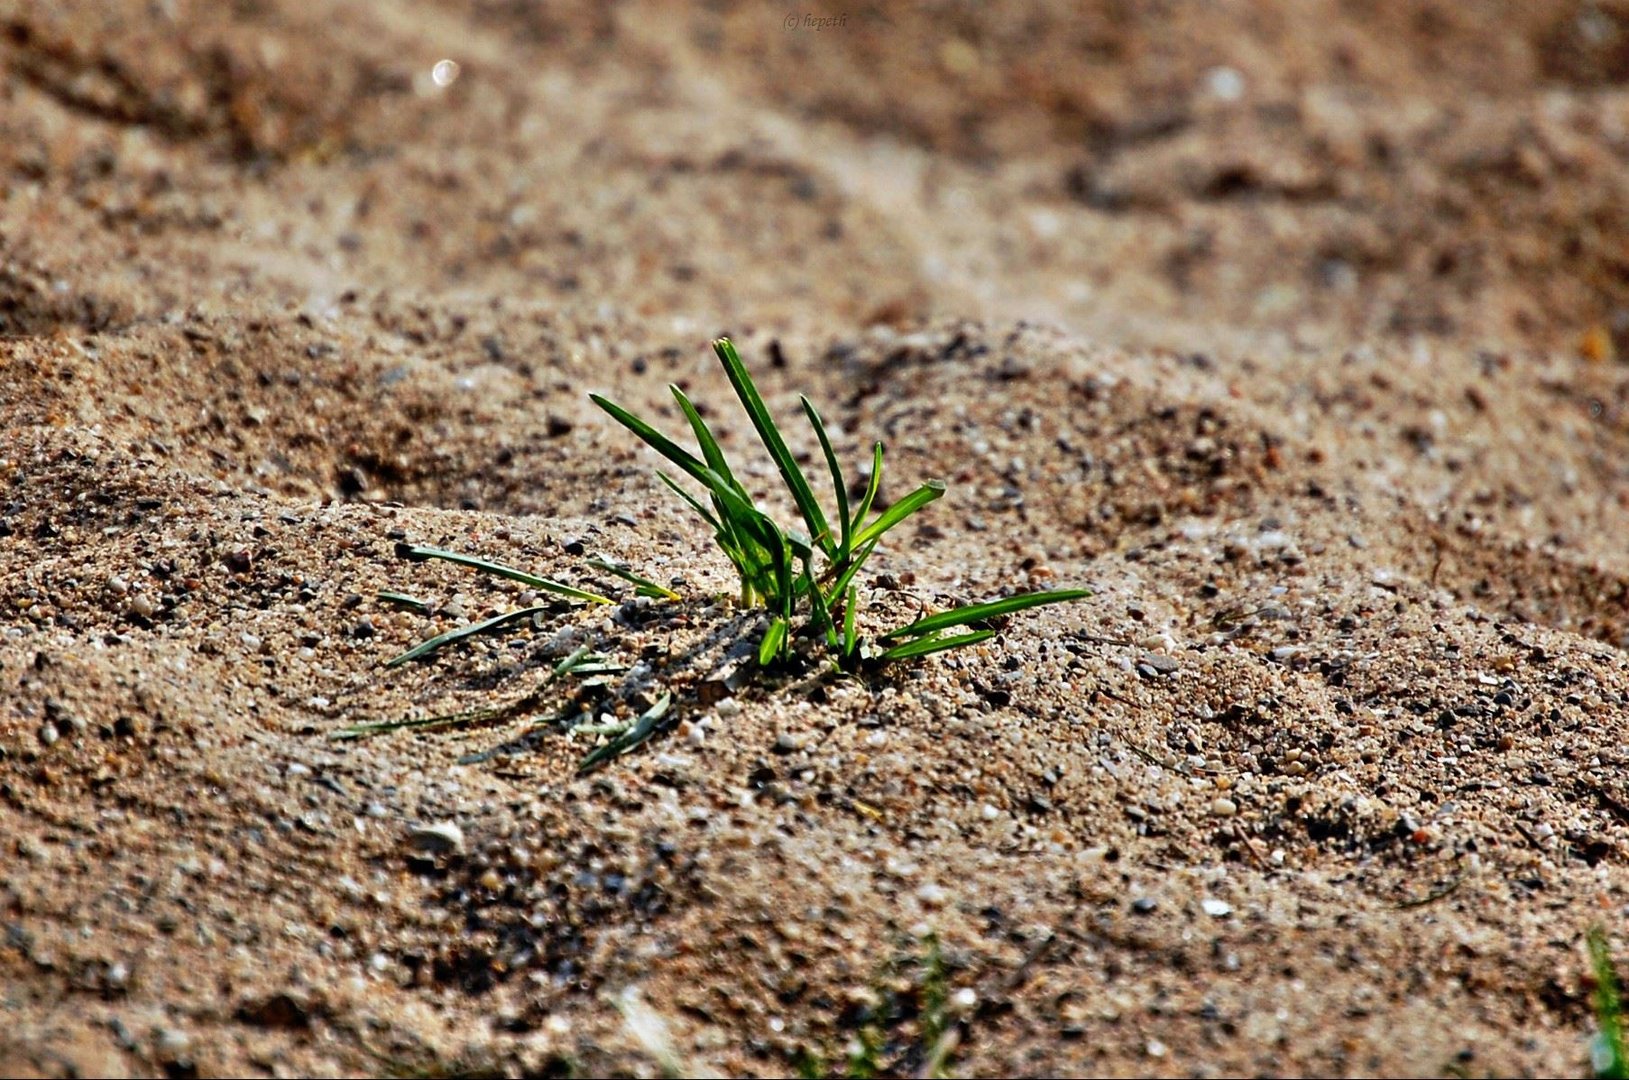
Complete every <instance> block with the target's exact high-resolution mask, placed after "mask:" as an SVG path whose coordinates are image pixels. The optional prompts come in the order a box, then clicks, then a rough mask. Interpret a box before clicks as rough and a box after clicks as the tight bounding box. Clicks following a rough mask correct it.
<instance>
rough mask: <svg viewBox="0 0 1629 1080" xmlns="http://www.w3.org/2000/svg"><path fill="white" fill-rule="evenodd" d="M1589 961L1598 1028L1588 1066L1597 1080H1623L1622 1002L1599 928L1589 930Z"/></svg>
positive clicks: (1626, 1057) (1628, 1055)
mask: <svg viewBox="0 0 1629 1080" xmlns="http://www.w3.org/2000/svg"><path fill="white" fill-rule="evenodd" d="M1587 940H1588V943H1589V961H1590V966H1591V967H1592V968H1593V969H1594V973H1595V994H1594V999H1595V1000H1594V1004H1595V1025H1596V1027H1597V1028H1598V1029H1599V1030H1598V1031H1597V1032H1596V1035H1595V1041H1594V1044H1593V1045H1592V1046H1591V1047H1590V1055H1589V1056H1590V1064H1591V1065H1592V1066H1593V1067H1594V1070H1595V1075H1596V1076H1597V1077H1602V1078H1603V1080H1605V1078H1610V1080H1623V1078H1624V1077H1629V1051H1626V1050H1625V1047H1624V1036H1623V1002H1622V999H1621V996H1620V991H1619V986H1618V973H1617V970H1616V969H1615V968H1614V966H1613V964H1612V952H1611V950H1610V949H1609V948H1608V947H1607V944H1606V934H1605V933H1604V932H1603V931H1602V930H1601V928H1600V927H1599V926H1592V927H1590V929H1589V937H1588V939H1587Z"/></svg>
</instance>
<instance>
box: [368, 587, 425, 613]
mask: <svg viewBox="0 0 1629 1080" xmlns="http://www.w3.org/2000/svg"><path fill="white" fill-rule="evenodd" d="M378 596H379V599H380V600H383V601H384V602H385V603H387V604H395V605H396V606H397V607H404V608H408V609H410V610H412V611H416V612H418V613H419V614H420V615H428V614H430V612H431V610H432V609H433V608H434V607H435V605H434V604H432V603H430V602H429V601H428V600H420V599H419V598H418V597H416V596H408V595H407V594H406V593H399V592H390V591H388V590H380V592H379V594H378Z"/></svg>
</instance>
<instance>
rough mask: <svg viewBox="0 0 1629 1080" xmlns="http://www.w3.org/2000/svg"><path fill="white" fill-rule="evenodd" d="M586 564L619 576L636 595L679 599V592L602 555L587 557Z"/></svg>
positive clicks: (659, 598) (661, 598)
mask: <svg viewBox="0 0 1629 1080" xmlns="http://www.w3.org/2000/svg"><path fill="white" fill-rule="evenodd" d="M588 565H589V566H592V567H594V568H595V569H596V570H604V571H605V572H606V573H607V574H611V575H612V576H614V577H619V578H621V579H622V580H623V581H626V582H628V583H629V584H631V585H633V587H634V593H635V594H636V595H639V596H649V597H654V598H655V599H657V600H677V599H679V594H678V593H676V592H674V591H673V590H672V589H668V588H664V587H663V586H661V585H658V584H656V582H654V581H652V580H650V579H649V578H644V577H640V576H639V575H638V574H636V573H634V572H633V571H632V570H630V569H628V568H627V567H626V566H623V565H622V564H621V563H614V562H612V561H611V560H610V559H607V558H606V557H605V556H603V555H596V556H595V557H594V558H592V559H589V560H588Z"/></svg>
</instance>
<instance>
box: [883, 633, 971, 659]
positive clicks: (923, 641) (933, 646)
mask: <svg viewBox="0 0 1629 1080" xmlns="http://www.w3.org/2000/svg"><path fill="white" fill-rule="evenodd" d="M995 634H996V632H995V631H994V630H975V631H973V632H972V633H971V634H956V635H954V636H952V637H925V638H917V639H916V640H914V641H907V642H906V643H905V644H903V645H895V646H894V647H893V648H891V649H889V650H888V651H887V652H885V653H883V654H882V656H880V657H878V659H881V660H908V659H910V658H911V657H913V656H927V655H929V654H930V653H936V652H944V651H945V650H946V649H959V648H961V647H962V646H963V645H977V644H978V643H979V642H981V641H988V640H990V639H991V638H993V637H995Z"/></svg>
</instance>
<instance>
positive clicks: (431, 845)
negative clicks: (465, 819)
mask: <svg viewBox="0 0 1629 1080" xmlns="http://www.w3.org/2000/svg"><path fill="white" fill-rule="evenodd" d="M407 838H408V840H410V841H412V843H413V845H414V846H415V847H418V848H421V849H423V850H426V851H450V852H458V851H462V850H464V830H463V829H460V828H459V827H458V826H457V824H455V823H454V822H451V821H438V822H436V823H435V824H433V825H420V826H418V827H416V828H414V829H411V830H409V831H408V834H407Z"/></svg>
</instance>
